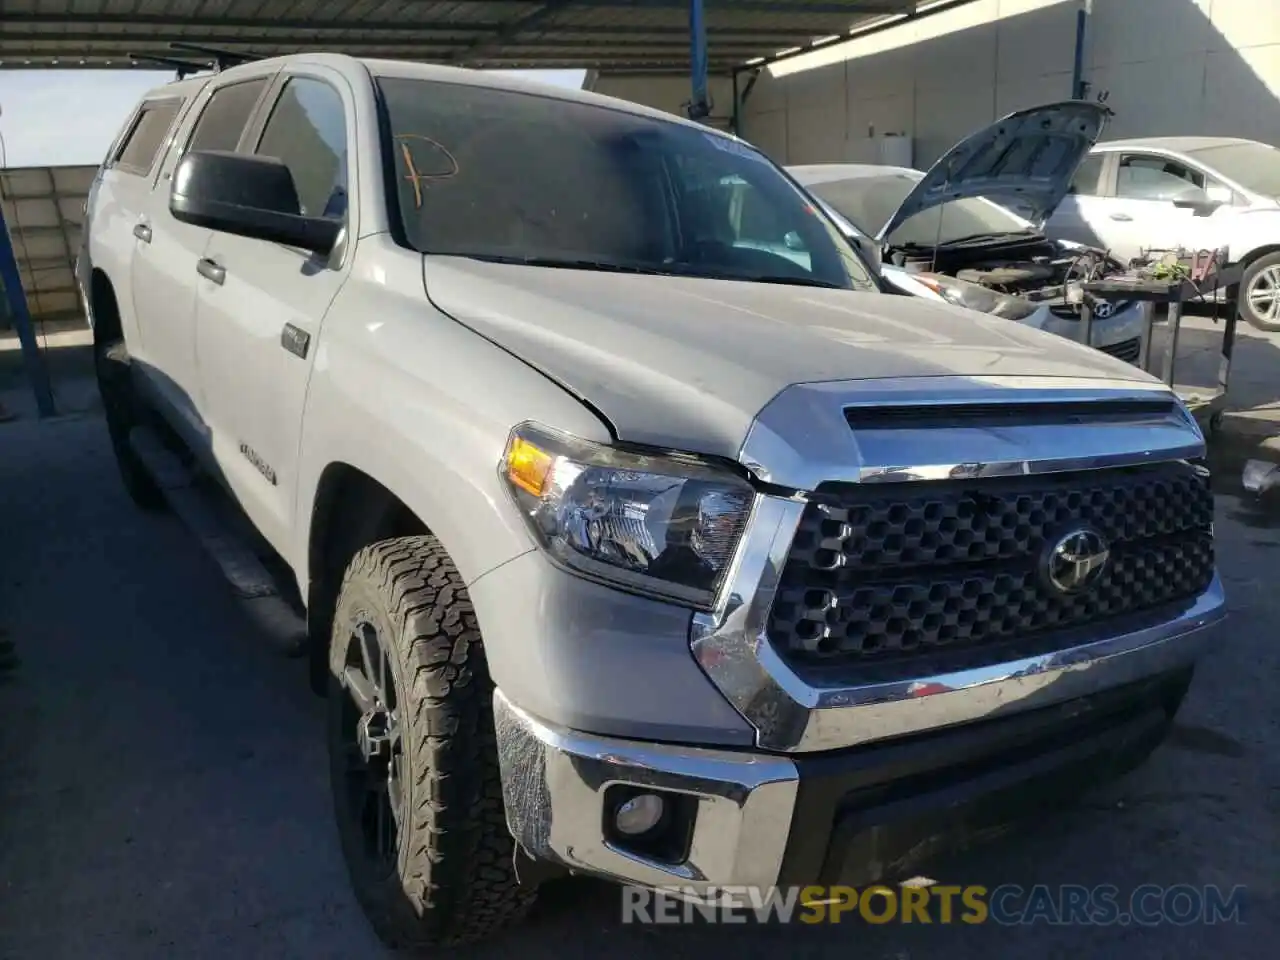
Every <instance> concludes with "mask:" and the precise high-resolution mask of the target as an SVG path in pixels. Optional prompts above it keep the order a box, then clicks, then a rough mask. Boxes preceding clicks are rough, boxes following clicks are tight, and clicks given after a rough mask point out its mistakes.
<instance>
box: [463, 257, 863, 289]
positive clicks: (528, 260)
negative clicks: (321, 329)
mask: <svg viewBox="0 0 1280 960" xmlns="http://www.w3.org/2000/svg"><path fill="white" fill-rule="evenodd" d="M459 256H465V257H466V258H467V259H469V260H483V261H484V262H485V263H514V264H518V265H520V266H526V267H558V268H561V269H565V270H599V271H602V272H608V273H635V274H642V275H645V276H654V277H696V278H699V279H702V280H739V281H741V282H743V283H792V284H796V285H797V286H802V287H828V288H830V289H832V290H843V289H844V288H843V287H841V286H840V285H839V284H837V283H830V282H828V281H826V280H814V279H810V278H807V277H793V276H786V275H781V274H779V275H773V274H760V275H758V276H757V275H747V274H733V273H707V272H703V271H701V270H696V269H691V268H689V267H687V266H685V265H684V264H678V263H668V264H662V265H660V266H655V265H649V264H640V263H624V262H619V261H616V260H590V259H574V258H572V257H517V256H512V255H509V254H490V253H468V254H459Z"/></svg>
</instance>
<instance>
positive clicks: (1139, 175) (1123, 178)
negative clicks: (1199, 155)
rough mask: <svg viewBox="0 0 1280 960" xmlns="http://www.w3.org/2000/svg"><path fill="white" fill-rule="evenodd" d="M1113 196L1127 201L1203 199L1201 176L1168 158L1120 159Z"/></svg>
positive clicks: (1129, 156)
mask: <svg viewBox="0 0 1280 960" xmlns="http://www.w3.org/2000/svg"><path fill="white" fill-rule="evenodd" d="M1116 196H1117V197H1123V198H1125V199H1128V200H1204V199H1205V192H1204V174H1202V173H1200V172H1199V171H1198V170H1193V169H1191V168H1190V167H1188V166H1187V165H1186V164H1184V163H1179V162H1178V161H1177V160H1171V159H1170V158H1168V157H1158V156H1152V155H1148V154H1139V153H1128V154H1124V155H1122V156H1121V157H1120V169H1119V173H1118V175H1117V178H1116Z"/></svg>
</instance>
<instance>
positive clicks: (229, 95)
mask: <svg viewBox="0 0 1280 960" xmlns="http://www.w3.org/2000/svg"><path fill="white" fill-rule="evenodd" d="M266 85H267V78H266V77H261V78H259V79H257V80H246V81H244V82H243V83H233V84H231V85H230V86H226V87H220V88H219V89H217V90H215V91H214V92H213V96H212V97H210V98H209V102H208V103H207V104H205V107H204V112H203V113H201V114H200V119H198V120H197V121H196V127H195V130H194V131H193V132H192V134H191V140H190V142H188V144H187V150H234V149H235V148H236V144H238V143H239V142H240V134H242V133H243V132H244V128H245V124H246V123H248V122H249V114H251V113H252V112H253V108H254V106H255V105H256V104H257V102H258V98H259V97H260V96H262V91H263V88H264V87H266Z"/></svg>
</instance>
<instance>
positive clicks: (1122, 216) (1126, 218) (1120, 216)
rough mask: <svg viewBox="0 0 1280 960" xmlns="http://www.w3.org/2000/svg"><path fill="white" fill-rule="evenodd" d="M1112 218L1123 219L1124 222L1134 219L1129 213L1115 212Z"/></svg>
mask: <svg viewBox="0 0 1280 960" xmlns="http://www.w3.org/2000/svg"><path fill="white" fill-rule="evenodd" d="M1111 219H1112V220H1121V221H1123V222H1125V223H1128V222H1130V221H1131V220H1133V217H1131V216H1129V215H1128V214H1127V213H1113V214H1111Z"/></svg>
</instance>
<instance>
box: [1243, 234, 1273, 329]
mask: <svg viewBox="0 0 1280 960" xmlns="http://www.w3.org/2000/svg"><path fill="white" fill-rule="evenodd" d="M1240 287H1241V291H1240V313H1241V315H1242V316H1243V317H1244V318H1245V319H1246V320H1248V321H1249V322H1250V323H1251V324H1253V325H1254V326H1255V327H1257V328H1258V329H1259V330H1266V331H1268V332H1277V331H1280V253H1272V254H1269V255H1267V256H1265V257H1261V258H1260V259H1258V260H1257V261H1255V262H1254V263H1252V264H1251V265H1250V266H1249V269H1247V270H1246V271H1245V272H1244V278H1243V280H1242V282H1241V285H1240Z"/></svg>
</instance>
